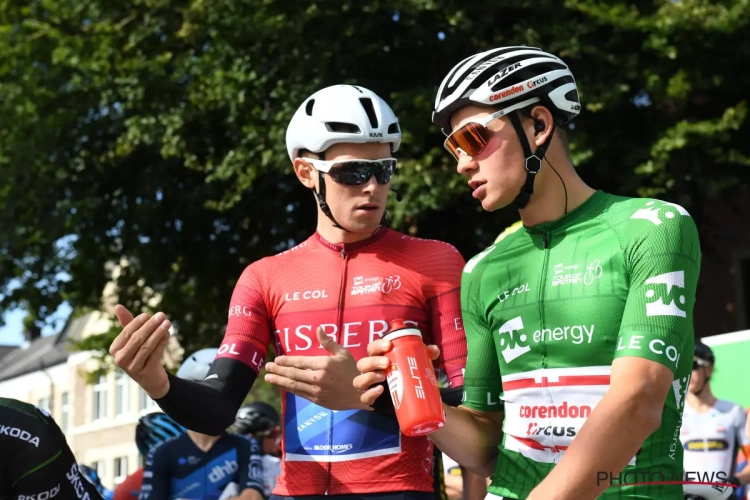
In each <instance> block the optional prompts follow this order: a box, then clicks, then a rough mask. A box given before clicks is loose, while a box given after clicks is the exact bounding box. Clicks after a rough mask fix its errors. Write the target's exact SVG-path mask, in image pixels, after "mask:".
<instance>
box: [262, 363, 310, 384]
mask: <svg viewBox="0 0 750 500" xmlns="http://www.w3.org/2000/svg"><path fill="white" fill-rule="evenodd" d="M266 371H267V372H268V373H271V374H273V375H278V376H279V377H284V378H287V379H290V380H297V381H299V382H305V383H306V384H316V383H318V382H320V379H321V378H322V377H321V373H320V372H319V371H318V370H300V369H299V368H292V367H289V366H280V365H278V364H277V363H275V362H270V363H266Z"/></svg>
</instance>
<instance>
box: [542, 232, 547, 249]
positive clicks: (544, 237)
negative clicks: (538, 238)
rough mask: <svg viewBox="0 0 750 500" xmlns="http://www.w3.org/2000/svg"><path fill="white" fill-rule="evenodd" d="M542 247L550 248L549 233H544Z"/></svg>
mask: <svg viewBox="0 0 750 500" xmlns="http://www.w3.org/2000/svg"><path fill="white" fill-rule="evenodd" d="M542 245H543V246H544V248H549V240H548V239H547V233H542Z"/></svg>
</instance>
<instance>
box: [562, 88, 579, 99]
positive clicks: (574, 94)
mask: <svg viewBox="0 0 750 500" xmlns="http://www.w3.org/2000/svg"><path fill="white" fill-rule="evenodd" d="M565 99H567V100H568V101H572V102H580V99H578V91H577V90H575V89H573V90H571V91H570V92H568V93H567V94H565Z"/></svg>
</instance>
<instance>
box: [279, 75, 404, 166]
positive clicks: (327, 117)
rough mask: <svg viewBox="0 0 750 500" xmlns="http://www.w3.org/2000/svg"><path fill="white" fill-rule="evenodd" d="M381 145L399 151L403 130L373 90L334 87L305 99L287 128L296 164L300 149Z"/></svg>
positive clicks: (342, 86) (287, 142)
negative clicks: (346, 143) (374, 143)
mask: <svg viewBox="0 0 750 500" xmlns="http://www.w3.org/2000/svg"><path fill="white" fill-rule="evenodd" d="M340 142H348V143H355V144H363V143H367V142H382V143H388V144H390V145H391V150H392V151H394V152H395V151H396V150H398V147H399V145H400V144H401V127H400V126H399V124H398V118H396V115H395V114H394V113H393V110H392V109H391V107H390V106H388V104H387V103H386V102H385V101H384V100H383V99H381V98H380V96H378V95H377V94H376V93H375V92H373V91H372V90H368V89H366V88H364V87H360V86H357V85H333V86H331V87H326V88H324V89H321V90H318V91H317V92H315V93H314V94H313V95H311V96H310V97H308V98H307V99H305V102H303V103H302V105H301V106H300V107H299V108H298V109H297V112H296V113H294V116H293V117H292V120H291V121H290V122H289V126H288V127H287V129H286V149H287V152H288V153H289V158H290V159H291V160H292V161H294V159H295V158H297V157H298V156H299V150H300V149H306V150H308V151H310V152H313V153H321V152H323V151H325V150H326V149H328V148H329V147H331V146H332V145H333V144H337V143H340Z"/></svg>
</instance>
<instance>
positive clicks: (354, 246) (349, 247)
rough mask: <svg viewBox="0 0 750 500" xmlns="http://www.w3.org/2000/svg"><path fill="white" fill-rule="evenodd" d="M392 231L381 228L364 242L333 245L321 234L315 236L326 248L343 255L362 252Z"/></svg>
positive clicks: (316, 233)
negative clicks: (361, 250)
mask: <svg viewBox="0 0 750 500" xmlns="http://www.w3.org/2000/svg"><path fill="white" fill-rule="evenodd" d="M389 231H390V229H388V228H387V227H385V226H380V227H379V228H377V229H376V230H375V232H374V233H372V236H369V237H367V238H365V239H364V240H360V241H357V242H355V243H331V242H329V241H327V240H326V239H325V238H323V237H322V236H321V235H320V233H318V232H317V231H315V235H314V236H313V237H314V238H315V239H316V240H318V242H319V243H320V244H321V245H323V246H324V247H325V248H328V249H329V250H331V251H334V252H337V253H343V254H350V253H352V252H356V251H357V250H360V249H362V248H364V247H366V246H369V245H372V244H373V243H376V242H378V241H380V240H382V239H383V238H384V237H385V235H386V234H388V232H389Z"/></svg>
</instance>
